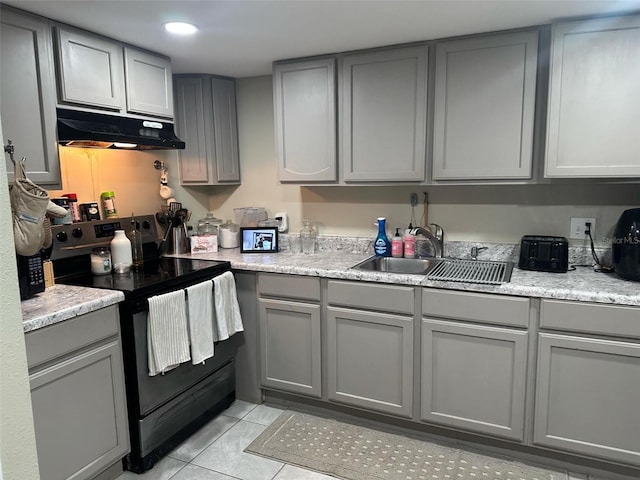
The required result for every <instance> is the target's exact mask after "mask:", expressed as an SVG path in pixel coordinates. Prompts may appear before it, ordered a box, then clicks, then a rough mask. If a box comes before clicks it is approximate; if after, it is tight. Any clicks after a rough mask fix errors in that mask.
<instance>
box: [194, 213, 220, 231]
mask: <svg viewBox="0 0 640 480" xmlns="http://www.w3.org/2000/svg"><path fill="white" fill-rule="evenodd" d="M220 225H222V220H220V219H219V218H216V217H215V215H214V214H213V212H207V215H206V216H205V217H204V218H201V219H200V220H198V235H218V227H219V226H220Z"/></svg>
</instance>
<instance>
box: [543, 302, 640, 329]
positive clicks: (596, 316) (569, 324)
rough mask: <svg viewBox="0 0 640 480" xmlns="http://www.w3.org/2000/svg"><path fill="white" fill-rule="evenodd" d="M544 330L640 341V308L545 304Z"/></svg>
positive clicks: (576, 303)
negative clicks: (628, 338)
mask: <svg viewBox="0 0 640 480" xmlns="http://www.w3.org/2000/svg"><path fill="white" fill-rule="evenodd" d="M540 327H541V328H549V329H554V330H566V331H573V332H581V333H594V334H602V335H612V336H620V337H636V338H640V308H637V307H622V306H614V305H601V304H597V303H580V302H563V301H559V300H542V305H541V307H540Z"/></svg>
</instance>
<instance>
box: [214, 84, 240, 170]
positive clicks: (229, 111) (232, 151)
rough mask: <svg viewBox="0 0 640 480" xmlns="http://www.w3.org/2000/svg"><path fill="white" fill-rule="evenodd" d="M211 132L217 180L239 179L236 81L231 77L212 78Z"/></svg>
mask: <svg viewBox="0 0 640 480" xmlns="http://www.w3.org/2000/svg"><path fill="white" fill-rule="evenodd" d="M211 95H212V102H213V104H212V109H213V114H212V115H213V133H214V138H215V143H214V146H215V160H216V175H217V179H218V182H220V183H223V182H239V181H240V160H239V157H238V120H237V116H236V83H235V80H233V79H230V78H229V79H227V78H212V79H211Z"/></svg>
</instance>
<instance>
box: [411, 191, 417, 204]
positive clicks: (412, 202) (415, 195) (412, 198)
mask: <svg viewBox="0 0 640 480" xmlns="http://www.w3.org/2000/svg"><path fill="white" fill-rule="evenodd" d="M410 201H411V206H412V207H415V206H416V205H418V194H417V193H412V194H411V198H410Z"/></svg>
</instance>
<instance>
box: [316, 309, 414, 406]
mask: <svg viewBox="0 0 640 480" xmlns="http://www.w3.org/2000/svg"><path fill="white" fill-rule="evenodd" d="M327 368H328V371H327V380H328V389H329V391H328V396H329V400H333V401H336V402H340V403H346V404H349V405H354V406H356V407H362V408H366V409H371V410H378V411H381V412H385V413H391V414H394V415H398V416H402V417H411V415H412V408H413V398H412V396H413V319H412V317H404V316H400V315H390V314H384V313H375V312H364V311H358V310H351V309H345V308H336V307H329V308H327Z"/></svg>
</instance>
